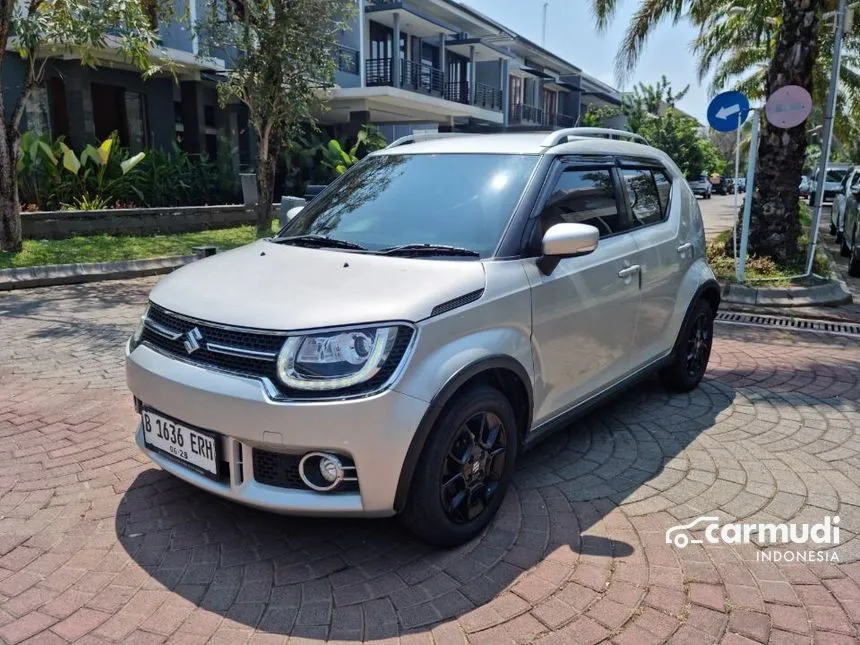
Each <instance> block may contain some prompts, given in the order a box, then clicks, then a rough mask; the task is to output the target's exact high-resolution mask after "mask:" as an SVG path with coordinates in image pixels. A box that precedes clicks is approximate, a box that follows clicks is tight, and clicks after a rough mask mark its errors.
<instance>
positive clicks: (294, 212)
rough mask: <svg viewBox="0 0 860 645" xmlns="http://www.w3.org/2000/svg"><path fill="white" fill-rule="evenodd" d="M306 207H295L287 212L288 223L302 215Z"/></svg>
mask: <svg viewBox="0 0 860 645" xmlns="http://www.w3.org/2000/svg"><path fill="white" fill-rule="evenodd" d="M304 208H305V207H304V206H293V207H292V208H291V209H290V210H288V211H287V221H288V222H291V221H293V218H295V216H296V215H298V214H299V213H301V212H302V211H303V210H304Z"/></svg>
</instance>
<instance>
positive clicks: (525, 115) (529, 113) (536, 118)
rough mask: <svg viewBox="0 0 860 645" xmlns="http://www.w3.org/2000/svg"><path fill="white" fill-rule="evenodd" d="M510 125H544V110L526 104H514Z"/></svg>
mask: <svg viewBox="0 0 860 645" xmlns="http://www.w3.org/2000/svg"><path fill="white" fill-rule="evenodd" d="M509 120H510V123H514V124H517V123H518V124H523V125H544V115H543V110H541V109H540V108H538V107H535V106H534V105H528V104H526V103H514V104H513V106H511V114H510V117H509Z"/></svg>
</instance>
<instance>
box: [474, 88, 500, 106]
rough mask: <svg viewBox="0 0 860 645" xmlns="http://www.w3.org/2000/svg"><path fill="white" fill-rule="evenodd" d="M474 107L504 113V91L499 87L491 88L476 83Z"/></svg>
mask: <svg viewBox="0 0 860 645" xmlns="http://www.w3.org/2000/svg"><path fill="white" fill-rule="evenodd" d="M473 105H476V106H478V107H482V108H486V109H487V110H494V111H496V112H501V111H502V105H503V103H502V90H500V89H498V88H497V87H490V86H489V85H484V84H483V83H475V101H474V103H473Z"/></svg>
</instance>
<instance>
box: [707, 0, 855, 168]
mask: <svg viewBox="0 0 860 645" xmlns="http://www.w3.org/2000/svg"><path fill="white" fill-rule="evenodd" d="M747 4H748V6H746V7H742V6H739V5H737V4H736V5H735V6H734V7H732V8H731V9H729V11H727V12H726V13H722V14H719V15H716V16H712V17H710V18H709V19H707V20H706V21H705V22H704V24H702V25H700V26H699V35H698V37H697V38H696V39H695V40H694V41H693V43H692V44H691V48H692V50H693V52H694V53H695V54H696V55H697V57H698V73H699V81H700V82H701V81H702V80H703V79H704V77H705V76H706V75H707V74H708V72H709V71H711V70H713V71H714V76H713V79H712V82H711V86H710V93H711V94H716V93H717V92H719V91H721V90H724V89H727V88H729V87H731V88H732V89H735V90H738V91H741V92H743V93H744V94H746V95H747V96H748V97H749V98H750V99H751V100H753V101H760V102H764V100H765V99H766V98H767V96H766V91H767V70H768V62H769V61H770V57H771V54H772V52H773V50H774V49H775V46H776V42H777V39H776V33H777V30H778V27H779V24H780V18H779V16H780V2H779V1H778V0H766V1H755V2H750V1H749V0H748V1H747ZM818 38H819V45H818V49H819V55H818V58H817V60H816V61H815V66H814V68H813V83H812V87H813V101H814V104H815V105H816V106H823V105H825V104H826V102H827V91H828V86H829V80H830V72H831V67H832V62H833V59H832V52H833V31H832V30H830V29H820V30H819V34H818ZM842 49H843V53H842V65H841V66H840V78H839V86H838V89H839V92H838V96H837V102H836V113H835V123H834V133H833V146H834V153H836V154H837V155H838V154H839V152H840V150H844V149H847V148H849V147H851V146H852V145H853V142H854V141H856V139H857V123H858V121H859V120H860V74H858V73H857V71H855V70H857V69H858V64H860V56H858V52H860V35H858V34H857V33H846V34H845V38H844V39H843V44H842ZM822 121H823V110H822V109H821V108H820V107H818V108H816V109H815V110H814V111H813V114H812V118H810V119H809V121H808V122H807V123H808V124H809V123H821V122H822Z"/></svg>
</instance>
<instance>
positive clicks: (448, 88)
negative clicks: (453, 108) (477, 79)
mask: <svg viewBox="0 0 860 645" xmlns="http://www.w3.org/2000/svg"><path fill="white" fill-rule="evenodd" d="M445 98H446V99H448V100H449V101H456V102H457V103H465V104H466V105H469V104H470V103H471V102H472V93H471V92H470V91H469V83H468V82H467V81H456V82H454V83H446V84H445Z"/></svg>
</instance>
